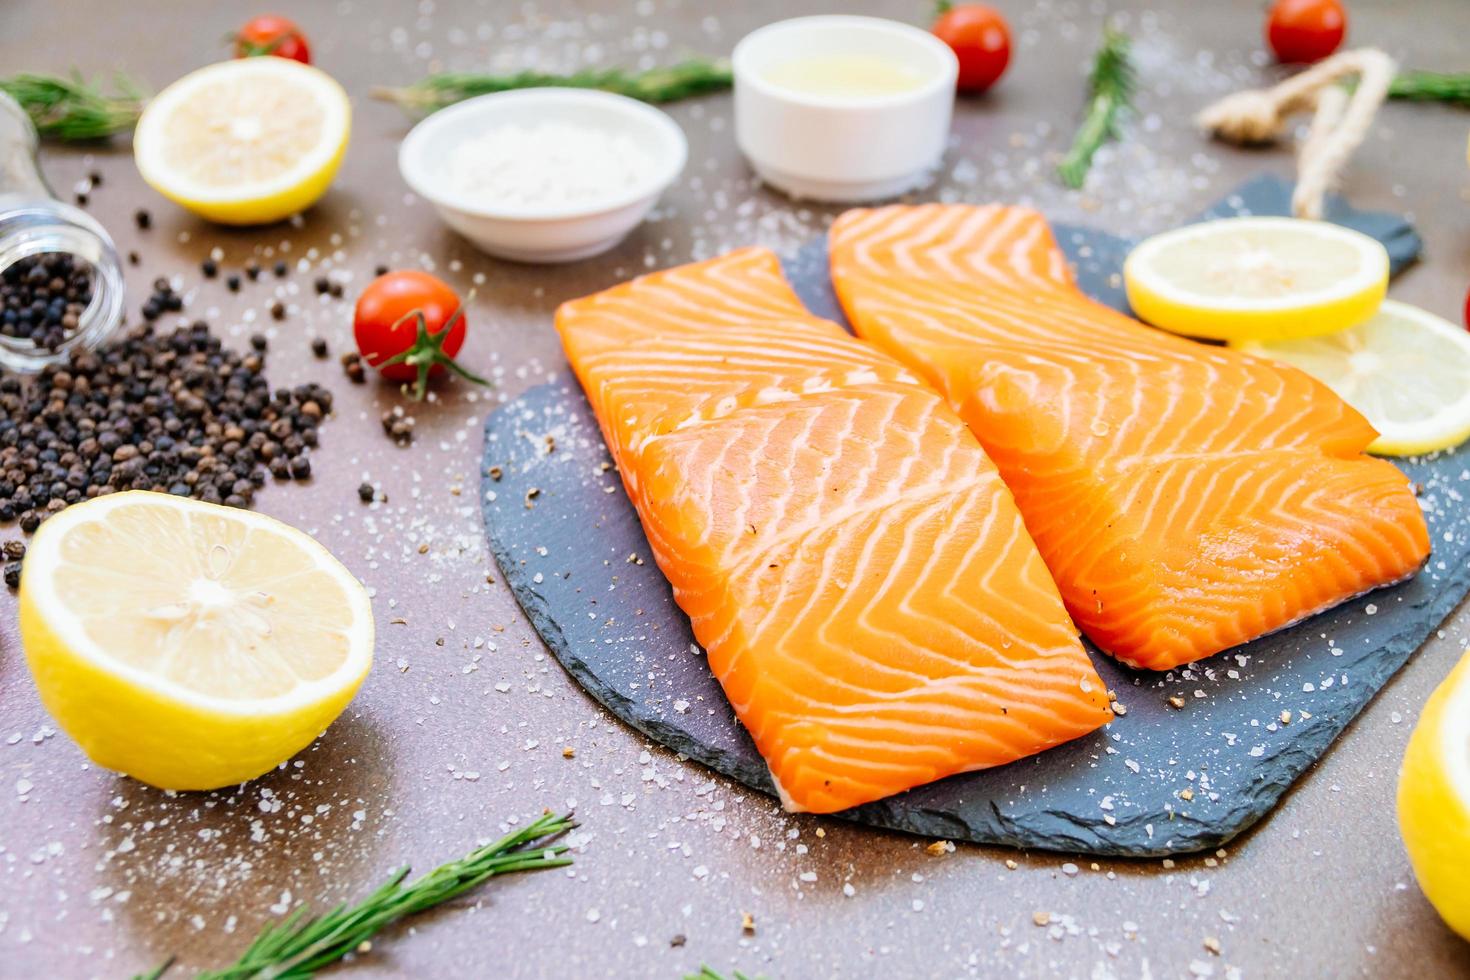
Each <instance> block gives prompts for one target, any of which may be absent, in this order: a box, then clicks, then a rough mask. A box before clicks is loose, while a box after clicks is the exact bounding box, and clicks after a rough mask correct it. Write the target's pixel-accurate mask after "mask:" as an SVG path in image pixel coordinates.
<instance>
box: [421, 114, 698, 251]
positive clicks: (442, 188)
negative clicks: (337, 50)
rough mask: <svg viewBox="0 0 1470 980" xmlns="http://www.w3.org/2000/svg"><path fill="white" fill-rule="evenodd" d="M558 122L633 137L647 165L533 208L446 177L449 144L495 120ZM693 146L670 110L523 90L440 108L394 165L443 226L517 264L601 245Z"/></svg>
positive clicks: (625, 228) (666, 181)
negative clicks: (636, 173)
mask: <svg viewBox="0 0 1470 980" xmlns="http://www.w3.org/2000/svg"><path fill="white" fill-rule="evenodd" d="M548 120H555V121H559V122H563V123H568V124H571V125H577V126H588V127H596V128H600V129H604V130H609V131H612V132H616V133H625V134H627V135H628V136H629V137H630V138H632V139H633V140H634V141H635V142H636V143H637V145H638V147H639V149H641V150H642V151H643V152H644V153H645V154H647V156H648V158H649V160H650V161H651V164H650V166H649V168H648V172H647V173H646V174H645V175H644V176H643V177H642V179H640V180H639V181H637V182H636V184H635V185H634V186H632V187H629V188H626V189H624V190H621V191H619V192H618V193H616V194H615V195H612V196H609V197H606V198H599V199H591V200H585V201H577V202H575V203H564V204H553V205H548V206H538V207H532V206H527V205H523V204H517V203H513V202H504V203H501V204H496V203H494V202H490V201H486V200H483V199H478V198H474V199H472V198H470V197H468V196H466V195H463V194H461V193H460V192H459V191H458V190H457V189H456V188H455V187H453V186H452V182H451V181H450V180H449V179H448V176H447V175H448V161H449V159H450V155H451V153H452V152H453V150H454V148H455V146H457V145H458V144H459V143H460V142H461V141H462V140H466V139H470V138H474V137H477V136H480V135H481V134H483V133H485V132H487V131H489V130H491V129H494V128H495V127H497V126H504V125H519V126H531V125H534V124H536V123H540V122H545V121H548ZM688 155H689V145H688V142H687V141H686V140H685V138H684V132H683V130H681V129H680V128H679V126H678V124H677V123H675V122H674V121H673V120H672V119H670V118H669V117H668V116H667V115H665V114H664V113H662V112H660V111H659V110H657V109H655V108H653V107H652V106H649V105H645V104H643V103H642V102H638V101H636V100H634V99H629V98H625V97H623V96H621V95H610V94H608V93H606V92H594V91H585V90H581V89H570V88H539V89H524V90H520V91H514V92H497V93H495V94H493V95H482V96H478V97H477V98H473V99H467V100H465V101H464V102H460V103H457V104H456V105H452V106H450V107H449V108H447V109H441V110H439V111H438V112H436V113H434V114H433V115H431V116H429V117H428V118H427V119H425V120H424V121H423V122H421V123H419V124H418V125H417V126H415V127H414V128H413V130H412V131H411V132H409V134H408V136H407V137H406V138H405V139H404V141H403V145H402V146H401V147H400V148H399V151H398V169H399V170H400V171H401V172H402V174H403V179H404V180H405V181H407V183H408V186H409V187H411V188H413V190H414V192H415V193H417V194H419V195H420V196H421V197H423V198H425V199H427V200H428V201H429V202H430V203H431V204H433V205H434V207H435V208H436V209H437V210H438V212H439V215H440V217H442V218H443V219H444V221H445V223H446V224H448V225H449V226H450V227H451V228H453V229H454V230H455V231H457V232H459V233H460V234H461V235H464V236H465V237H466V238H468V239H469V240H470V241H472V242H474V243H475V244H476V245H478V246H479V247H480V248H482V249H484V250H485V251H486V252H489V253H490V254H491V255H497V256H500V257H501V258H506V259H513V260H516V261H519V262H571V261H573V260H576V259H584V258H587V257H588V256H592V255H596V254H598V253H599V252H605V251H607V250H608V249H610V248H612V247H613V246H614V245H616V244H617V243H618V242H620V241H622V239H623V238H624V237H625V236H626V235H627V234H628V232H630V231H632V230H633V229H634V228H635V227H636V226H637V225H638V223H639V222H641V221H642V220H643V219H644V217H645V216H646V215H647V214H648V212H649V210H650V209H651V208H652V207H653V205H654V203H655V202H656V201H657V200H658V198H659V195H660V194H662V193H663V192H664V191H665V190H666V189H667V188H668V186H669V185H670V184H672V183H673V182H674V180H675V178H677V177H678V176H679V173H680V171H682V170H683V169H684V161H685V159H686V158H687V157H688Z"/></svg>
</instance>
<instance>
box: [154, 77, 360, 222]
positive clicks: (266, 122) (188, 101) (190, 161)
mask: <svg viewBox="0 0 1470 980" xmlns="http://www.w3.org/2000/svg"><path fill="white" fill-rule="evenodd" d="M351 122H352V108H351V105H350V104H349V102H348V100H347V93H346V92H344V91H343V90H342V86H340V85H338V84H337V82H336V81H334V80H333V79H332V77H331V76H330V75H328V74H327V73H326V72H324V71H322V70H320V69H318V68H312V67H311V66H309V65H303V64H301V63H299V62H296V61H291V60H290V59H287V58H270V57H265V58H241V59H238V60H235V61H223V62H220V63H219V64H215V65H209V66H208V67H206V68H200V69H199V70H198V71H194V72H190V73H189V74H188V75H185V76H184V77H183V78H181V79H179V80H178V81H176V82H174V83H173V84H172V85H170V86H169V87H168V88H166V89H164V90H163V91H162V92H160V93H158V95H157V96H156V97H154V98H153V99H152V100H151V101H150V102H149V103H148V106H147V108H146V109H145V110H144V111H143V116H142V118H141V119H139V120H138V126H137V129H136V130H135V131H134V133H133V156H134V159H135V160H136V162H137V164H138V172H139V173H141V174H142V175H143V179H144V180H145V181H147V182H148V184H149V185H151V186H152V187H153V189H154V190H156V191H158V192H159V193H160V194H162V195H163V196H164V197H167V198H169V199H170V200H172V201H174V202H176V203H178V204H181V205H183V206H184V207H186V208H188V209H189V210H190V211H193V212H194V213H195V214H198V215H199V216H200V217H203V218H208V219H209V220H211V221H217V222H221V223H223V224H234V225H256V224H268V223H270V222H272V221H279V220H281V219H282V218H286V217H289V216H291V215H293V214H295V213H297V212H298V211H302V210H305V209H306V208H308V207H310V206H311V205H313V204H315V203H316V201H317V200H318V199H319V198H320V197H321V196H322V195H323V194H325V193H326V191H327V187H328V186H329V185H330V184H331V183H332V178H333V177H335V176H336V174H337V168H338V167H339V166H340V165H341V163H342V156H343V154H344V153H346V151H347V139H348V134H349V132H350V130H351Z"/></svg>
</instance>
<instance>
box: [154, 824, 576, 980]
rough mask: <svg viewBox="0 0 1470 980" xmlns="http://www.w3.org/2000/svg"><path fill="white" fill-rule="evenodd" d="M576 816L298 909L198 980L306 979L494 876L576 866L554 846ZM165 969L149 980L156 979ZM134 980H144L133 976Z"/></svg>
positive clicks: (401, 871)
mask: <svg viewBox="0 0 1470 980" xmlns="http://www.w3.org/2000/svg"><path fill="white" fill-rule="evenodd" d="M575 826H576V824H575V823H573V822H572V817H571V814H566V815H564V816H556V815H555V814H551V813H547V814H544V815H543V816H541V817H539V818H538V819H536V820H534V821H532V822H531V823H529V824H527V825H526V826H525V827H523V828H521V829H520V830H518V831H516V832H515V833H512V834H507V835H506V836H505V837H502V838H501V839H500V840H498V841H495V842H494V843H492V844H486V845H485V846H484V847H480V848H477V849H476V850H474V851H471V852H470V853H469V854H468V855H466V856H465V857H463V858H460V859H459V860H458V861H450V862H449V863H448V864H442V865H440V866H439V867H437V868H435V869H434V870H433V871H430V872H429V873H428V874H426V875H424V876H423V877H421V878H418V879H417V880H415V881H411V882H408V883H406V884H405V881H404V879H406V878H407V877H408V872H409V869H408V868H407V867H404V868H400V869H399V870H398V871H397V872H395V873H394V874H393V875H392V877H390V878H389V879H388V880H387V881H386V882H384V883H383V885H382V886H381V887H380V888H378V889H377V891H374V892H373V893H372V894H370V895H368V896H367V897H366V898H364V899H362V900H361V901H360V902H358V903H357V904H356V905H346V904H343V905H339V906H337V907H336V908H334V909H332V910H331V911H330V912H328V913H326V914H325V915H321V916H310V915H308V912H307V909H306V907H305V906H302V907H300V908H297V909H296V910H295V911H294V912H292V913H291V914H290V915H288V916H286V917H285V918H284V919H282V920H280V921H279V922H277V923H273V924H269V925H267V926H265V928H263V929H262V930H261V931H260V934H259V935H258V936H256V937H255V941H254V942H252V943H251V944H250V946H249V947H248V948H247V949H246V950H245V952H244V954H242V955H241V957H240V958H239V959H238V960H236V961H235V962H234V963H233V964H231V965H230V966H227V967H225V968H224V969H222V970H209V971H206V972H204V973H201V974H199V975H198V977H197V978H196V980H307V978H309V977H312V976H314V975H315V974H316V973H317V971H318V970H322V969H324V968H326V967H328V966H331V965H332V964H333V963H336V962H337V961H338V960H340V959H342V958H343V957H344V956H346V955H347V954H349V953H352V952H355V951H358V950H360V949H362V948H363V947H364V944H365V943H367V942H368V941H369V940H370V939H372V937H373V936H375V935H377V934H378V932H380V931H381V930H383V929H384V928H386V927H388V926H389V925H392V924H393V923H394V922H397V921H398V920H399V919H402V918H404V917H406V916H410V915H414V914H415V913H418V912H423V911H425V910H426V909H431V908H433V907H434V906H436V905H442V904H443V903H445V902H447V901H449V900H450V899H453V898H456V897H457V896H459V895H461V894H463V893H464V892H467V891H469V890H470V889H472V888H475V887H477V886H479V885H480V884H482V883H484V882H485V881H486V880H487V879H489V878H492V877H494V876H496V875H504V874H513V873H515V872H517V871H541V870H544V869H546V868H560V867H564V866H565V865H568V864H571V863H572V859H571V858H569V857H566V856H564V855H565V854H566V852H567V849H568V848H567V845H565V844H549V843H548V842H549V841H551V840H554V839H555V838H556V837H559V836H560V835H562V834H564V833H566V832H567V831H569V830H571V829H572V828H573V827H575ZM168 966H169V964H168V963H165V964H164V965H163V966H161V967H159V968H158V969H157V970H155V971H154V972H153V973H151V974H147V975H146V980H156V978H158V977H159V976H161V975H162V974H163V971H164V970H166V969H167V968H168ZM134 980H144V978H139V977H135V978H134Z"/></svg>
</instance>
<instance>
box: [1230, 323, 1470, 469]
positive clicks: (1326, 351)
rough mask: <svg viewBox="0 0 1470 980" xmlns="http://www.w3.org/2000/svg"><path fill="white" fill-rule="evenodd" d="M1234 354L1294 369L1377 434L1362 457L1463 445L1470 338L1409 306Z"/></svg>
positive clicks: (1468, 422)
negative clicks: (1322, 386)
mask: <svg viewBox="0 0 1470 980" xmlns="http://www.w3.org/2000/svg"><path fill="white" fill-rule="evenodd" d="M1238 346H1239V349H1240V350H1243V351H1246V352H1247V353H1251V354H1256V355H1260V356H1264V357H1269V358H1272V359H1274V360H1278V361H1284V362H1285V363H1287V364H1291V365H1293V366H1295V367H1298V368H1301V369H1302V370H1303V371H1305V372H1307V373H1308V374H1310V375H1311V376H1312V377H1314V378H1316V379H1317V380H1318V381H1321V382H1322V383H1323V384H1325V385H1327V386H1328V387H1329V388H1331V389H1332V390H1333V391H1335V392H1337V394H1338V395H1339V397H1341V398H1342V400H1343V401H1345V402H1347V403H1348V404H1349V405H1351V406H1353V408H1356V409H1357V410H1358V411H1360V412H1362V413H1363V415H1364V416H1365V417H1366V418H1367V419H1368V421H1369V422H1371V423H1372V424H1373V428H1375V429H1377V430H1378V432H1379V436H1378V438H1377V439H1376V440H1374V442H1373V445H1371V446H1369V447H1368V451H1369V452H1373V453H1378V454H1380V455H1384V456H1409V455H1413V454H1415V453H1428V452H1434V451H1435V450H1437V449H1449V448H1450V447H1451V446H1458V445H1459V444H1460V443H1462V442H1464V441H1465V439H1466V438H1467V437H1470V333H1467V332H1466V331H1464V330H1462V329H1461V328H1459V327H1457V326H1455V325H1454V324H1453V323H1450V322H1449V321H1448V320H1444V319H1442V318H1440V317H1437V316H1435V315H1434V314H1433V313H1430V312H1428V311H1426V310H1421V309H1419V308H1418V307H1416V306H1410V305H1408V304H1407V303H1399V302H1396V301H1394V300H1385V301H1384V303H1383V306H1382V307H1381V308H1380V309H1379V311H1378V313H1377V314H1376V315H1375V316H1374V317H1373V318H1372V319H1370V320H1368V322H1366V323H1362V324H1359V325H1358V326H1356V327H1353V328H1352V329H1350V330H1344V331H1343V332H1341V333H1336V334H1332V335H1331V336H1327V337H1310V338H1307V339H1305V340H1283V341H1279V342H1277V343H1269V344H1263V343H1244V344H1240V345H1238Z"/></svg>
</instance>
